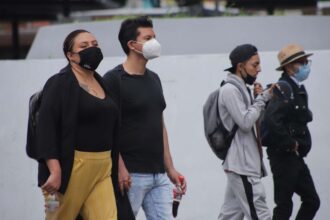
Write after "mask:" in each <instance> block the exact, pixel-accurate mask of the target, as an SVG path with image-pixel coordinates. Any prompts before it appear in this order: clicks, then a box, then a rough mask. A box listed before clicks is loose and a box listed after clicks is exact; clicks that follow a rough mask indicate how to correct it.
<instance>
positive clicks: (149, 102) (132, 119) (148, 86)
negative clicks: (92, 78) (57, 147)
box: [104, 16, 186, 220]
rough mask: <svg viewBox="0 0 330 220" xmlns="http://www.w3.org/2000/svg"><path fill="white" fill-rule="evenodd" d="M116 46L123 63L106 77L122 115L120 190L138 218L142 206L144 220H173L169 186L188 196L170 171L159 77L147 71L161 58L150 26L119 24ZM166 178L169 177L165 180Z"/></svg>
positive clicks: (140, 20)
mask: <svg viewBox="0 0 330 220" xmlns="http://www.w3.org/2000/svg"><path fill="white" fill-rule="evenodd" d="M118 38H119V41H120V43H121V46H122V48H123V50H124V52H125V53H126V54H127V59H126V61H125V62H124V63H123V64H121V65H118V66H117V67H115V68H114V69H113V70H110V71H109V72H107V73H106V74H105V75H104V79H105V81H106V82H107V84H108V86H109V89H110V91H111V92H113V93H115V94H116V95H117V97H118V99H119V103H120V109H121V129H120V137H121V138H120V158H119V178H118V179H119V187H120V189H121V190H122V191H124V190H128V197H129V200H130V203H131V206H132V209H133V212H134V215H135V216H136V215H137V214H138V211H139V209H140V207H141V206H142V208H143V210H144V212H145V214H146V217H147V219H148V220H169V219H172V188H173V187H172V185H171V183H170V181H169V180H171V182H172V183H173V184H175V185H179V186H180V187H181V189H182V191H183V192H185V191H186V182H185V181H184V180H183V182H180V180H179V176H181V174H180V173H179V172H178V171H177V170H176V169H175V168H174V166H173V162H172V157H171V154H170V150H169V144H168V136H167V131H166V127H165V124H164V119H163V111H164V109H165V107H166V103H165V99H164V95H163V90H162V85H161V82H160V79H159V77H158V75H157V74H156V73H154V72H152V71H150V70H149V69H147V68H146V64H147V62H148V60H149V59H153V58H156V57H158V56H160V44H159V43H158V42H157V40H156V39H155V33H154V30H153V24H152V21H151V20H150V19H149V18H148V17H145V16H143V17H138V18H135V19H127V20H125V21H123V23H122V25H121V28H120V31H119V35H118ZM166 174H167V175H166Z"/></svg>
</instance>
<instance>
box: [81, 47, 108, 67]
mask: <svg viewBox="0 0 330 220" xmlns="http://www.w3.org/2000/svg"><path fill="white" fill-rule="evenodd" d="M78 54H79V56H80V63H79V66H81V67H83V68H85V69H87V70H92V71H94V70H96V68H97V67H98V66H99V64H100V63H101V61H102V59H103V54H102V51H101V49H100V48H98V47H89V48H86V49H84V50H82V51H80V52H79V53H78Z"/></svg>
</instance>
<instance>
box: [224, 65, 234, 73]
mask: <svg viewBox="0 0 330 220" xmlns="http://www.w3.org/2000/svg"><path fill="white" fill-rule="evenodd" d="M223 71H229V72H231V73H234V71H235V67H233V66H232V67H229V68H227V69H225V70H223Z"/></svg>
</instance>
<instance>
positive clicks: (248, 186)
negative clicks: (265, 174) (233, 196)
mask: <svg viewBox="0 0 330 220" xmlns="http://www.w3.org/2000/svg"><path fill="white" fill-rule="evenodd" d="M241 178H242V181H243V185H244V189H245V193H246V197H247V200H248V203H249V208H250V213H253V215H252V214H251V216H248V217H249V218H251V219H262V220H270V219H271V214H270V211H269V209H268V206H267V202H266V192H265V188H264V185H263V184H262V182H261V178H258V177H245V176H241Z"/></svg>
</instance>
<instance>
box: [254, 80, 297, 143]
mask: <svg viewBox="0 0 330 220" xmlns="http://www.w3.org/2000/svg"><path fill="white" fill-rule="evenodd" d="M276 84H277V85H278V86H277V87H275V88H274V90H273V94H274V96H273V98H272V99H277V98H279V99H282V100H283V101H284V102H289V101H290V100H292V99H294V97H293V90H292V87H291V85H290V84H289V83H288V82H287V81H285V80H279V81H278V82H277V83H276ZM271 101H272V100H270V102H271ZM267 106H268V103H267V104H266V107H265V112H264V114H263V115H262V116H261V117H260V119H259V124H260V137H261V143H262V146H265V147H267V146H269V143H270V142H271V140H270V136H269V129H268V126H267V123H266V121H265V115H266V111H267Z"/></svg>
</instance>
